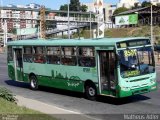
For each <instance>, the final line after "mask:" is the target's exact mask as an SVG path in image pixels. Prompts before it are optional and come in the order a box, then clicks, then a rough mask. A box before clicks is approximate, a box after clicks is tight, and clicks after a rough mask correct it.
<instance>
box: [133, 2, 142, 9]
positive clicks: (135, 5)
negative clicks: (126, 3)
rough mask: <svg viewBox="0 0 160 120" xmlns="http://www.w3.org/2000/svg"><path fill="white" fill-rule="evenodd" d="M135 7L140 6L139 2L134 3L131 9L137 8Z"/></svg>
mask: <svg viewBox="0 0 160 120" xmlns="http://www.w3.org/2000/svg"><path fill="white" fill-rule="evenodd" d="M137 8H141V6H140V5H139V3H135V4H134V6H133V7H132V9H137Z"/></svg>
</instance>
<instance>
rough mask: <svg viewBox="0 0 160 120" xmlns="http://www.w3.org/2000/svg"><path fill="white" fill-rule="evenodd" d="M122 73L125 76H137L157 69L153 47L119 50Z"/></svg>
mask: <svg viewBox="0 0 160 120" xmlns="http://www.w3.org/2000/svg"><path fill="white" fill-rule="evenodd" d="M118 54H119V57H120V59H119V63H120V74H121V76H122V77H123V78H127V77H135V76H139V75H145V74H149V73H153V72H154V71H155V65H154V56H153V50H152V48H151V47H140V48H134V49H125V50H119V51H118Z"/></svg>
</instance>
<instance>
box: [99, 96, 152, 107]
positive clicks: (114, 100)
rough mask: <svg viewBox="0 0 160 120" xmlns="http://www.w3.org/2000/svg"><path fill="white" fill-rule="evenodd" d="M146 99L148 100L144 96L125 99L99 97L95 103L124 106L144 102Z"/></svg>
mask: <svg viewBox="0 0 160 120" xmlns="http://www.w3.org/2000/svg"><path fill="white" fill-rule="evenodd" d="M148 99H150V98H149V97H147V96H144V95H135V96H131V97H126V98H112V97H106V96H99V97H98V99H97V101H98V102H103V103H108V104H112V105H124V104H130V103H134V102H139V101H145V100H148Z"/></svg>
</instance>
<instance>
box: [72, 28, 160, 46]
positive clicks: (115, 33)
mask: <svg viewBox="0 0 160 120" xmlns="http://www.w3.org/2000/svg"><path fill="white" fill-rule="evenodd" d="M153 35H154V39H155V40H156V43H158V44H160V27H159V26H154V27H153ZM150 36H151V28H150V26H142V27H132V28H113V29H106V30H105V37H112V38H113V37H115V38H118V37H150ZM77 37H78V35H77V33H75V34H74V35H73V36H72V38H77ZM80 37H84V38H89V37H90V31H89V30H81V32H80Z"/></svg>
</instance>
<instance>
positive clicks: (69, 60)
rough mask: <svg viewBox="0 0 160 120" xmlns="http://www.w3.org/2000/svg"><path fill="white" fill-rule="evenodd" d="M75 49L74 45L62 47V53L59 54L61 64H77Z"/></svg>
mask: <svg viewBox="0 0 160 120" xmlns="http://www.w3.org/2000/svg"><path fill="white" fill-rule="evenodd" d="M76 49H77V48H76V47H62V54H61V55H62V57H61V63H62V65H71V66H76V65H77V59H76Z"/></svg>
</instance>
